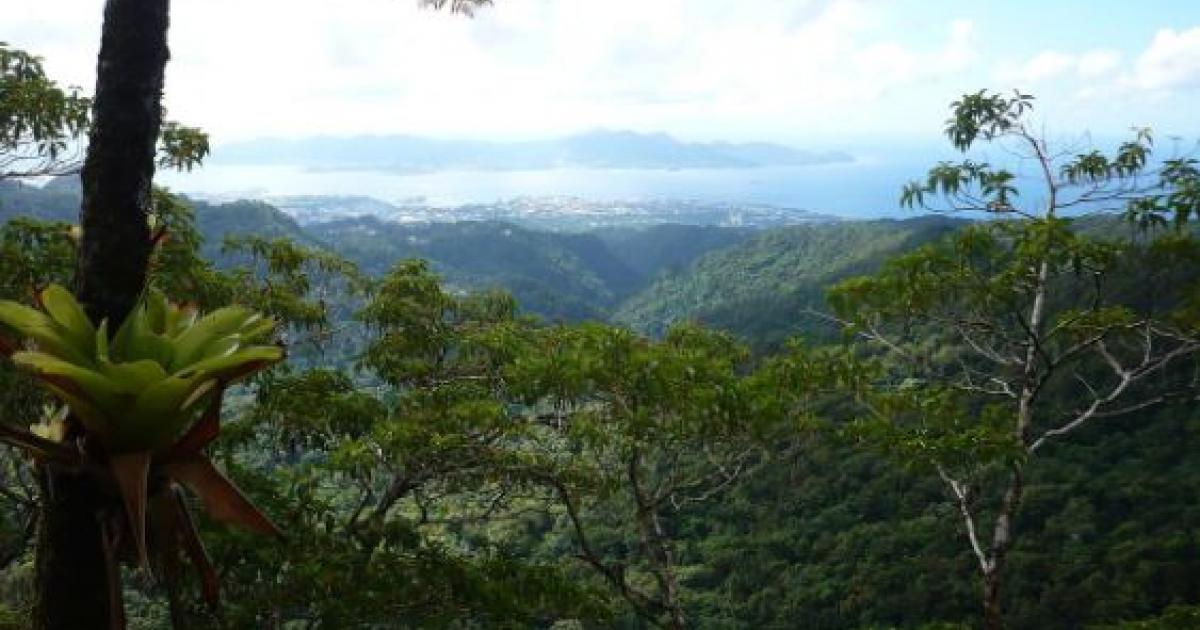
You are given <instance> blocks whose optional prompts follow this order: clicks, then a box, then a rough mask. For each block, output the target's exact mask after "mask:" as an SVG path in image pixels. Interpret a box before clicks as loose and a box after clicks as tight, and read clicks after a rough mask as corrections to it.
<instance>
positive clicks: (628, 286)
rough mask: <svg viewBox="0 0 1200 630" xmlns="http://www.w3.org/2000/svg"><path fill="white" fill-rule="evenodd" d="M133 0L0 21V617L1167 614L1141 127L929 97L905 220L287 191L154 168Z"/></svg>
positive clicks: (588, 624) (160, 53)
mask: <svg viewBox="0 0 1200 630" xmlns="http://www.w3.org/2000/svg"><path fill="white" fill-rule="evenodd" d="M422 4H423V5H425V6H426V7H427V8H432V9H435V10H436V9H442V8H448V9H450V10H451V11H453V12H465V13H468V14H469V13H471V12H473V11H475V10H478V9H481V8H482V7H484V6H487V5H490V4H491V3H490V2H489V1H488V0H448V1H447V2H442V1H441V0H436V1H429V2H423V3H422ZM169 17H170V9H169V4H168V3H167V2H165V0H153V1H152V0H142V1H134V0H108V2H107V3H106V11H105V14H104V36H103V44H102V47H101V51H100V55H99V63H98V65H97V72H98V79H97V90H96V96H95V98H94V99H93V98H91V97H87V96H84V95H82V93H80V92H79V91H78V90H70V89H64V88H62V87H60V86H59V85H58V84H57V83H56V82H55V81H53V80H52V79H51V78H49V77H47V76H46V74H45V71H44V69H43V67H42V62H41V60H40V59H39V58H37V57H35V56H32V55H30V54H28V53H26V52H25V51H22V50H20V49H15V48H11V47H9V46H8V45H7V44H5V43H2V42H0V359H2V360H0V629H4V630H8V629H9V628H12V629H16V628H22V629H24V628H30V627H32V628H35V629H36V630H128V629H130V628H135V629H150V628H210V627H211V628H229V629H241V628H267V629H269V630H290V629H295V628H355V629H357V628H362V629H382V628H546V629H550V630H567V629H585V628H587V629H590V628H629V629H631V630H632V629H643V628H662V629H666V630H684V629H686V628H714V629H716V628H815V629H818V630H824V629H829V630H835V629H843V628H846V629H862V630H879V629H883V628H916V629H924V630H952V629H953V630H963V629H966V628H983V629H984V630H1004V629H1006V628H1049V629H1052V630H1058V629H1062V630H1067V629H1074V628H1092V629H1093V630H1111V629H1114V628H1116V629H1121V630H1139V629H1152V630H1163V629H1168V628H1169V629H1172V630H1173V629H1175V628H1188V627H1200V508H1198V507H1197V503H1196V497H1197V495H1198V493H1200V459H1198V458H1197V457H1196V455H1195V454H1196V452H1197V445H1198V444H1200V413H1198V411H1197V410H1198V408H1200V406H1198V404H1197V403H1198V402H1200V238H1198V234H1200V232H1198V230H1197V229H1196V222H1197V218H1200V161H1197V160H1195V159H1192V158H1191V157H1189V156H1186V155H1178V154H1171V153H1164V152H1160V145H1159V144H1156V139H1155V135H1154V133H1153V132H1152V131H1150V130H1149V129H1141V128H1135V129H1133V130H1132V131H1131V132H1130V134H1129V137H1128V138H1127V139H1126V140H1125V141H1124V142H1121V143H1120V144H1116V145H1114V146H1109V147H1106V148H1104V149H1095V150H1091V149H1086V150H1083V152H1079V151H1080V150H1079V149H1077V147H1075V146H1072V147H1070V148H1069V149H1060V148H1058V147H1055V146H1054V145H1053V143H1052V142H1051V141H1050V140H1047V138H1046V135H1045V133H1044V132H1043V131H1041V129H1042V128H1043V127H1042V125H1041V121H1040V120H1037V119H1034V118H1032V116H1033V114H1032V112H1033V111H1034V99H1033V97H1032V96H1031V95H1028V94H1025V93H1022V92H1020V91H1014V92H1012V93H1007V92H990V91H987V90H981V91H978V92H971V93H967V94H964V95H963V96H962V97H961V98H960V99H959V100H956V101H954V102H953V103H952V104H951V105H950V111H949V118H948V119H947V120H946V121H945V124H944V136H945V138H946V139H948V140H949V142H950V145H951V147H952V148H953V149H954V150H955V151H956V152H958V153H959V154H960V155H959V157H960V158H961V159H960V160H959V161H939V162H935V163H933V164H932V165H931V167H930V169H929V171H928V172H927V173H926V174H925V175H924V176H923V177H918V178H917V179H914V180H912V181H911V182H910V183H908V184H906V185H904V186H903V188H902V189H901V190H900V191H898V192H899V198H900V202H901V204H902V205H903V206H905V207H907V208H908V209H910V210H912V211H913V212H914V213H915V215H914V216H913V217H911V218H907V219H903V220H879V221H833V220H831V221H825V220H820V221H816V222H812V223H806V224H805V225H797V226H792V227H784V228H778V229H766V230H748V229H741V228H737V229H733V228H729V229H726V228H706V227H695V226H680V225H658V226H652V227H645V228H639V229H636V230H634V229H602V230H596V231H593V232H581V233H580V232H572V233H560V232H543V231H537V230H532V229H528V228H522V227H519V226H517V225H513V224H509V223H505V222H498V221H463V222H457V223H399V222H396V223H390V222H386V221H381V220H379V219H374V218H341V219H337V220H331V221H306V222H305V224H304V225H301V224H300V223H298V222H296V221H294V220H292V219H291V218H289V217H288V216H287V215H285V214H284V213H282V212H280V211H279V210H278V209H277V208H274V207H272V206H270V205H268V204H265V203H260V202H252V201H238V202H233V203H224V204H207V203H199V202H194V201H192V200H189V199H187V198H185V197H181V196H178V195H174V194H172V193H171V192H169V191H167V190H164V189H162V188H159V187H157V186H156V185H155V184H154V176H155V172H156V169H175V170H182V171H187V170H190V169H193V168H197V167H200V166H202V165H203V163H204V161H205V160H206V159H207V157H208V154H209V152H210V151H209V142H208V136H207V134H206V133H205V132H204V131H202V130H201V129H198V128H194V127H187V126H184V125H182V124H180V123H178V122H175V121H173V120H169V119H167V120H164V118H163V116H164V107H163V100H162V99H163V87H164V85H165V84H164V79H165V69H166V64H167V59H168V57H169V55H168V51H167V47H166V42H167V39H166V36H167V25H168V23H169V19H168V18H169ZM959 30H961V29H959ZM956 32H957V31H956ZM723 53H724V51H723ZM85 137H86V139H87V143H86V148H82V149H79V151H80V152H81V154H82V155H79V156H76V155H75V153H74V152H73V149H75V148H77V147H81V146H83V145H82V144H81V143H83V142H84V138H85ZM1081 142H1082V141H1081ZM705 146H710V148H711V147H718V148H720V147H724V149H725V150H732V148H731V147H728V146H724V145H705ZM694 148H696V147H693V149H694ZM768 148H769V147H764V146H762V145H747V146H745V147H742V148H741V149H740V151H743V152H744V151H752V152H760V151H763V150H766V149H768ZM1001 151H1002V152H1003V153H1004V154H1005V155H1010V156H1014V158H1015V159H1016V160H1017V161H1018V163H1020V164H1022V165H1032V166H1034V167H1035V168H1032V169H1028V170H1029V171H1030V172H1033V173H1035V174H1034V175H1028V174H1027V173H1025V171H1022V176H1020V177H1018V174H1017V173H1014V172H1012V171H1010V170H1008V168H1007V167H1006V165H1005V163H1002V162H994V163H993V162H983V161H979V160H977V159H975V158H974V156H975V155H977V154H980V153H983V154H987V153H989V152H991V153H996V152H1001ZM50 175H61V176H62V177H60V178H58V179H52V180H50V182H49V184H47V186H46V187H44V188H37V187H31V186H27V185H25V184H22V183H20V182H25V181H36V180H44V179H45V178H47V177H48V176H50ZM656 203H662V204H669V203H670V202H666V201H663V202H656ZM1081 208H1089V209H1093V208H1108V210H1107V211H1106V212H1102V213H1098V214H1090V215H1081V211H1080V209H1081ZM964 214H965V215H968V216H969V217H971V220H966V219H963V218H961V217H960V215H964ZM810 218H811V217H810ZM310 219H311V217H310Z"/></svg>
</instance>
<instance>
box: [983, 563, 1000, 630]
mask: <svg viewBox="0 0 1200 630" xmlns="http://www.w3.org/2000/svg"><path fill="white" fill-rule="evenodd" d="M1000 576H1001V573H1000V571H990V572H988V573H986V574H984V576H983V627H984V628H986V629H987V630H1003V629H1004V609H1003V608H1001V606H1000V585H1001V577H1000Z"/></svg>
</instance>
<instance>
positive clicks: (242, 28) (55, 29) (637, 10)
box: [5, 0, 979, 141]
mask: <svg viewBox="0 0 1200 630" xmlns="http://www.w3.org/2000/svg"><path fill="white" fill-rule="evenodd" d="M102 4H103V2H102V0H38V1H37V2H21V3H17V4H16V5H15V6H14V7H6V10H5V11H6V15H5V22H6V26H5V30H6V33H7V35H6V36H8V37H11V39H12V42H13V43H14V44H16V45H20V46H25V47H27V48H30V49H32V50H35V51H37V52H38V53H39V54H42V55H44V56H45V57H46V58H47V62H48V65H49V68H50V70H51V72H53V73H55V76H59V77H62V78H63V80H64V81H66V82H71V83H76V84H79V85H83V86H85V87H89V86H90V83H91V81H92V72H93V69H94V64H95V61H94V60H95V52H96V46H97V44H98V41H99V24H100V14H101V7H102ZM13 9H15V14H14V13H13ZM884 10H885V5H884V4H883V3H876V2H873V1H871V0H795V1H789V2H762V3H754V7H753V10H747V8H746V5H745V4H743V0H654V1H653V2H647V1H646V0H599V1H595V0H593V1H582V0H571V1H567V0H562V1H559V0H554V1H547V0H504V1H503V2H500V3H497V5H496V6H495V7H494V8H492V9H489V10H485V11H483V12H481V13H480V14H479V15H478V16H477V17H476V18H475V19H474V20H467V19H464V18H462V17H458V16H450V15H447V14H437V13H433V12H430V11H424V10H420V9H417V8H416V2H415V0H339V1H338V2H332V1H331V0H178V1H177V2H174V3H173V15H172V31H171V47H172V52H173V61H172V65H171V66H170V67H169V69H168V80H167V104H168V107H169V108H170V110H171V115H172V116H173V117H175V118H178V119H180V120H184V121H187V122H189V123H193V124H198V125H201V126H203V127H205V128H206V129H208V130H210V131H211V132H212V133H213V134H214V135H215V136H216V138H217V140H218V141H221V140H232V139H239V138H246V137H253V136H261V135H287V136H301V135H310V134H317V133H327V134H351V133H382V132H410V133H420V134H427V135H443V136H445V135H456V136H469V135H487V136H505V135H507V136H529V135H550V134H555V133H560V132H563V131H571V130H578V129H584V128H590V127H597V126H606V127H630V128H637V129H666V130H669V131H676V132H678V133H683V134H684V135H688V134H690V135H693V136H697V135H699V136H703V135H705V134H706V133H707V134H710V135H722V134H725V133H727V132H726V131H725V130H726V129H728V128H733V127H737V128H741V129H744V130H745V129H748V130H750V133H753V132H754V130H756V129H764V130H765V129H767V128H773V129H781V128H782V129H795V130H796V133H801V128H802V127H805V128H807V129H809V130H814V129H815V130H818V131H819V130H822V128H823V127H824V126H825V124H826V122H827V121H830V120H832V121H836V122H840V123H842V125H843V128H866V127H869V126H870V125H872V124H874V125H877V126H883V125H886V124H888V122H887V121H885V120H877V119H876V118H875V117H871V116H870V115H869V114H870V112H872V111H875V108H874V105H873V104H874V103H876V102H878V100H879V99H880V98H881V97H882V96H883V95H885V94H890V93H895V92H896V91H897V90H900V89H902V88H904V87H906V86H913V85H917V84H922V83H928V82H931V81H937V80H940V79H943V78H945V77H948V76H952V75H955V74H956V73H962V72H964V71H966V70H967V69H969V68H970V67H971V65H972V64H973V63H975V61H976V60H977V58H978V56H979V55H978V52H977V51H976V49H975V42H974V32H973V28H972V24H971V22H969V21H966V20H958V21H954V22H950V23H947V24H946V25H944V26H940V27H939V29H944V30H941V34H940V35H938V36H935V37H933V38H924V40H925V41H921V40H919V39H918V40H917V41H918V42H919V43H914V42H913V41H912V38H909V40H908V41H896V40H894V39H893V38H892V36H893V35H894V33H895V31H894V29H893V30H888V29H889V27H890V26H894V25H890V24H888V23H887V19H886V18H884V17H881V15H882V12H883V11H884ZM934 32H935V33H937V30H935V31H934ZM930 40H932V41H930ZM931 98H932V97H931ZM931 109H932V112H931V113H933V114H937V113H939V112H938V110H936V109H933V108H931ZM853 115H859V116H860V117H861V118H862V120H859V121H855V120H852V119H851V118H850V116H853Z"/></svg>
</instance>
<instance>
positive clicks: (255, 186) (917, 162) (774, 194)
mask: <svg viewBox="0 0 1200 630" xmlns="http://www.w3.org/2000/svg"><path fill="white" fill-rule="evenodd" d="M930 164H931V161H929V159H928V155H925V156H924V159H921V158H919V157H916V156H913V155H910V154H907V153H905V154H898V155H897V156H894V157H893V156H866V157H863V156H860V157H858V158H857V159H856V161H854V162H849V163H843V164H826V165H816V166H801V167H765V168H751V169H680V170H651V169H578V168H562V169H550V170H536V171H503V172H497V171H482V172H481V171H447V172H438V173H428V174H395V173H387V172H379V171H334V172H329V171H326V172H317V171H311V170H307V169H305V168H302V167H291V166H243V165H221V164H219V163H217V164H210V165H208V166H205V167H203V168H201V169H197V170H196V171H194V172H192V173H182V174H180V173H166V172H164V173H160V174H159V177H158V181H159V183H162V184H165V185H167V186H168V187H170V188H171V189H172V190H174V191H176V192H182V193H201V194H204V195H223V196H229V197H238V196H244V197H259V196H266V195H365V196H369V197H375V198H377V199H380V200H383V201H387V202H393V203H394V202H412V201H414V200H420V201H423V202H424V203H426V204H428V205H433V206H447V207H449V206H459V205H465V204H474V203H491V202H496V201H501V200H506V199H512V198H515V197H522V196H533V197H550V196H569V197H580V198H584V199H590V200H597V201H614V200H644V199H687V200H697V201H706V202H730V203H761V204H770V205H775V206H782V207H788V208H799V209H804V210H811V211H814V212H821V213H826V214H833V215H837V216H842V217H847V218H875V217H891V216H903V215H906V214H909V211H905V210H901V209H900V207H899V205H898V203H897V200H898V199H899V193H900V188H901V186H902V185H903V184H904V182H906V181H908V180H910V179H912V178H914V177H917V176H919V175H920V174H921V173H923V172H924V170H925V169H927V168H928V166H929V165H930Z"/></svg>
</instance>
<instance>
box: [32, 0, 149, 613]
mask: <svg viewBox="0 0 1200 630" xmlns="http://www.w3.org/2000/svg"><path fill="white" fill-rule="evenodd" d="M168 8H169V0H108V1H107V3H106V5H105V9H104V28H103V37H102V41H101V48H100V56H99V61H98V64H97V73H96V92H95V101H94V105H93V112H92V128H91V135H90V141H89V144H88V150H87V158H86V161H85V163H84V168H83V174H82V184H83V205H82V208H81V211H80V225H81V226H82V228H83V237H82V240H81V242H80V246H79V263H78V268H77V271H76V285H77V287H76V288H77V294H78V296H79V298H80V301H81V302H82V303H83V304H84V307H85V308H86V309H87V312H88V314H89V315H90V316H91V318H92V319H93V320H94V321H96V322H99V321H101V320H103V319H108V320H109V321H110V322H120V321H123V320H124V318H125V316H126V315H127V314H128V313H129V311H130V310H131V309H132V308H133V306H134V304H135V303H136V302H137V300H138V297H139V296H140V294H141V292H142V290H143V288H144V287H145V282H146V270H147V263H148V261H149V257H150V251H151V248H152V244H151V242H150V233H149V228H148V226H147V224H146V216H147V213H148V212H149V211H150V204H151V192H152V190H151V186H152V180H153V178H154V169H155V148H156V145H157V142H158V135H159V130H160V127H161V125H162V104H161V103H162V91H163V77H164V73H165V69H166V64H167V58H168V53H167V26H168ZM115 328H116V326H115V325H112V326H110V329H109V330H110V331H111V330H115ZM101 456H102V455H101ZM42 490H43V494H44V496H43V501H42V506H43V507H42V516H41V527H40V531H39V539H38V544H37V561H36V570H37V577H36V588H37V602H36V603H35V608H34V618H33V625H34V627H35V628H39V629H42V630H87V629H90V628H111V627H113V626H120V625H121V624H122V623H123V622H122V616H123V615H122V612H121V611H120V610H119V603H120V602H119V599H117V598H115V597H113V594H114V593H119V588H120V585H119V573H117V572H115V571H113V570H112V568H111V563H110V562H108V561H107V560H106V558H107V555H108V554H109V553H110V552H111V551H110V550H111V547H112V536H113V535H114V534H113V530H114V529H119V528H118V527H113V526H111V525H110V526H108V527H107V528H106V527H105V526H104V524H103V521H105V520H108V517H107V516H106V515H111V514H120V507H119V504H114V499H113V497H112V496H110V495H109V493H107V492H105V491H104V490H103V489H102V488H101V487H100V486H99V484H98V483H97V482H96V481H95V480H92V479H90V478H88V477H86V476H76V475H70V474H65V473H54V472H52V471H49V470H44V471H43V474H42ZM110 522H111V521H110ZM117 522H119V520H118V521H117Z"/></svg>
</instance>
